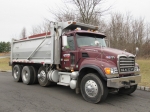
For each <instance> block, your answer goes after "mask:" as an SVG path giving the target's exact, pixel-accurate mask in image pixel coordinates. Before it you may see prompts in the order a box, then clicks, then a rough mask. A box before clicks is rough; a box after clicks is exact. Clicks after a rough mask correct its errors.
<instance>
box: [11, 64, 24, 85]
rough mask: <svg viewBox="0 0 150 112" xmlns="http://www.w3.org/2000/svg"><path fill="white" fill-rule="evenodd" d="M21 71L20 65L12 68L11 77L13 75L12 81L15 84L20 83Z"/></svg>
mask: <svg viewBox="0 0 150 112" xmlns="http://www.w3.org/2000/svg"><path fill="white" fill-rule="evenodd" d="M21 71H22V66H21V65H15V66H14V67H13V70H12V75H13V77H14V80H15V81H16V82H21V81H22V79H21Z"/></svg>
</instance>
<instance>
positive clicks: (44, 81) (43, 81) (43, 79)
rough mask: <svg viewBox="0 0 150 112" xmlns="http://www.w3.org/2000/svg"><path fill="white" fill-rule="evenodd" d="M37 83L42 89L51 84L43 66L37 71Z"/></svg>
mask: <svg viewBox="0 0 150 112" xmlns="http://www.w3.org/2000/svg"><path fill="white" fill-rule="evenodd" d="M38 82H39V84H40V85H41V86H43V87H46V86H49V85H50V84H51V82H50V81H49V80H48V77H47V72H46V68H45V67H44V66H41V67H40V68H39V70H38Z"/></svg>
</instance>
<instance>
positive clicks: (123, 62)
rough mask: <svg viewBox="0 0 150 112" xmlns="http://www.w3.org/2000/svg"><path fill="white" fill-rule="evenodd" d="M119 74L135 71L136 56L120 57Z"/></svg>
mask: <svg viewBox="0 0 150 112" xmlns="http://www.w3.org/2000/svg"><path fill="white" fill-rule="evenodd" d="M118 61H119V63H118V65H119V66H118V67H119V72H120V73H129V72H133V71H134V66H135V57H134V56H119V60H118Z"/></svg>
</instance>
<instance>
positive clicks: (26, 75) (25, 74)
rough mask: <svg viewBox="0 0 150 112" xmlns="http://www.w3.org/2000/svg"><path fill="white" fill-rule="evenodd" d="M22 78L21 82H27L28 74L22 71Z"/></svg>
mask: <svg viewBox="0 0 150 112" xmlns="http://www.w3.org/2000/svg"><path fill="white" fill-rule="evenodd" d="M22 77H23V80H24V81H25V82H27V81H28V79H29V74H28V72H27V71H24V72H23V74H22Z"/></svg>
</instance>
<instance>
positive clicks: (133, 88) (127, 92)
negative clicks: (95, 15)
mask: <svg viewBox="0 0 150 112" xmlns="http://www.w3.org/2000/svg"><path fill="white" fill-rule="evenodd" d="M136 89H137V85H133V86H131V87H130V88H120V89H119V91H118V92H119V93H121V94H127V95H130V94H131V93H133V92H134V91H135V90H136Z"/></svg>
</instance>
